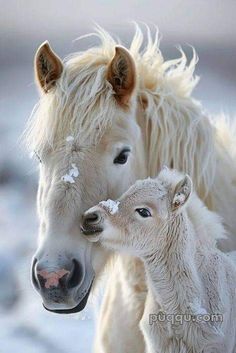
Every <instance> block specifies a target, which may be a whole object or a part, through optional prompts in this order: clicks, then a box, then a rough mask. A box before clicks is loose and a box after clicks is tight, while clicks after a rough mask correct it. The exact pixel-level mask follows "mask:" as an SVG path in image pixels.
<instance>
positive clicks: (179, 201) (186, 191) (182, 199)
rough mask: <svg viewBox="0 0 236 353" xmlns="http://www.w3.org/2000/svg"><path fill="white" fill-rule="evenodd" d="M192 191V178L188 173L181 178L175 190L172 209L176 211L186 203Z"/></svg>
mask: <svg viewBox="0 0 236 353" xmlns="http://www.w3.org/2000/svg"><path fill="white" fill-rule="evenodd" d="M191 192H192V180H191V178H190V177H189V176H188V175H187V174H186V175H185V177H184V178H183V179H182V180H180V182H179V183H178V184H177V185H176V187H175V190H174V196H173V198H172V204H171V208H172V211H176V210H177V209H179V208H180V207H182V206H183V205H185V204H186V202H187V201H188V199H189V197H190V195H191Z"/></svg>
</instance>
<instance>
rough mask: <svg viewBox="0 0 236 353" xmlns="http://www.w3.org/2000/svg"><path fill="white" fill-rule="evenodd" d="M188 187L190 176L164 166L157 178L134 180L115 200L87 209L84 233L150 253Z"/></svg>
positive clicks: (109, 245)
mask: <svg viewBox="0 0 236 353" xmlns="http://www.w3.org/2000/svg"><path fill="white" fill-rule="evenodd" d="M191 189H192V182H191V179H190V178H189V176H187V175H186V176H183V175H180V174H178V173H177V172H175V171H170V170H167V169H164V170H163V171H161V172H160V174H159V176H158V177H157V178H156V179H150V178H149V179H146V180H140V181H137V182H136V183H135V184H134V185H133V186H131V187H130V189H129V190H128V191H127V192H126V193H125V194H124V195H122V197H121V198H120V199H118V201H116V202H115V201H111V200H108V201H105V202H100V203H99V204H98V205H97V206H95V207H92V208H91V209H90V210H88V211H87V212H86V213H85V215H84V217H83V223H82V230H83V233H84V234H85V236H86V237H87V239H89V240H90V241H91V242H97V241H99V242H100V243H101V244H103V245H104V246H105V247H107V248H108V249H113V250H118V251H124V252H127V253H131V254H133V255H134V256H139V257H142V256H145V255H148V254H149V255H150V252H151V253H152V251H155V250H158V249H160V248H161V246H160V244H162V245H163V243H164V242H165V234H166V232H167V229H168V224H169V222H170V220H171V219H173V217H175V216H176V215H177V214H178V213H179V212H181V211H182V209H183V207H184V206H185V205H186V202H187V200H188V199H189V196H190V194H191Z"/></svg>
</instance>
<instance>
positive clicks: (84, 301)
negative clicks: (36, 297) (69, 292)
mask: <svg viewBox="0 0 236 353" xmlns="http://www.w3.org/2000/svg"><path fill="white" fill-rule="evenodd" d="M92 285H93V281H92V283H91V285H90V287H89V289H88V291H87V293H86V294H85V296H84V297H83V299H82V300H81V301H80V302H79V304H77V305H76V306H75V307H74V308H71V309H61V310H60V309H49V308H47V307H46V306H45V305H44V304H43V307H44V309H46V310H47V311H50V312H51V313H56V314H74V313H78V312H80V311H82V310H83V309H84V308H85V306H86V304H87V301H88V297H89V294H90V291H91V288H92Z"/></svg>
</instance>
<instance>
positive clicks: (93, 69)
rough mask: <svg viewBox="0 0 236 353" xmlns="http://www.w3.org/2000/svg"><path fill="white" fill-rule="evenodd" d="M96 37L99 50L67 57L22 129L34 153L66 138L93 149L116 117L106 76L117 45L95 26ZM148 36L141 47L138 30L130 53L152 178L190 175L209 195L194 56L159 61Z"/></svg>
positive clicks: (209, 149) (208, 153) (210, 164)
mask: <svg viewBox="0 0 236 353" xmlns="http://www.w3.org/2000/svg"><path fill="white" fill-rule="evenodd" d="M96 36H98V38H99V39H100V41H101V44H100V46H98V47H93V48H91V49H88V50H86V51H84V52H79V53H75V54H73V55H71V56H69V57H68V58H66V59H65V60H64V67H65V69H64V71H63V74H62V76H61V78H60V79H59V80H58V82H57V83H56V87H55V89H54V90H53V91H52V92H51V93H48V94H44V95H43V96H42V97H41V99H40V102H39V104H38V105H37V106H36V108H35V110H34V112H33V114H32V117H31V119H30V122H29V125H28V128H27V130H26V139H27V142H28V145H29V146H30V149H31V150H36V151H41V150H43V149H44V148H45V146H50V147H55V146H58V145H60V144H61V143H62V141H64V138H65V136H66V135H67V134H73V135H74V136H75V137H78V139H79V141H80V142H81V143H87V142H88V140H90V141H89V142H93V143H94V142H96V140H97V139H98V137H99V136H100V135H101V133H102V132H104V131H105V129H106V127H107V126H108V125H109V124H111V123H112V122H113V121H114V119H115V118H116V116H117V105H116V102H115V99H113V97H112V96H113V90H112V86H111V84H110V83H109V82H108V81H107V80H106V71H107V65H108V63H109V62H110V61H111V59H112V57H113V56H114V52H115V46H116V45H117V44H120V43H118V42H117V41H115V40H114V39H113V38H112V37H111V36H110V35H109V34H108V33H107V32H106V31H104V30H103V29H101V28H100V27H99V28H97V32H96ZM146 37H147V41H146V42H147V45H146V47H144V42H145V40H144V35H143V32H142V31H141V29H140V28H139V27H138V26H136V32H135V35H134V37H133V39H132V41H131V45H130V52H131V54H132V56H133V58H134V60H135V63H136V67H137V74H138V87H137V93H138V97H139V99H140V100H142V102H145V105H146V110H145V128H146V134H147V138H146V141H147V151H148V170H149V173H150V175H151V176H153V175H155V174H156V173H157V171H158V168H160V166H162V165H163V164H167V165H169V166H171V167H173V168H176V169H179V170H183V171H186V172H188V173H189V174H190V175H192V176H193V177H194V182H195V185H197V186H198V187H202V189H203V193H207V192H208V190H209V189H210V187H211V184H212V182H213V175H214V170H215V168H214V164H215V159H214V153H213V142H212V131H213V130H212V127H211V126H210V124H209V122H208V120H207V119H205V118H204V119H202V111H201V107H200V105H199V104H198V103H197V102H195V101H194V100H193V99H192V98H191V97H190V95H191V92H192V90H193V88H194V87H195V85H196V84H197V81H198V78H196V77H194V69H195V65H196V62H197V56H196V54H195V51H194V50H193V58H192V60H191V61H190V63H189V65H188V64H187V59H186V56H185V54H184V52H183V51H182V50H180V52H181V56H180V58H178V59H175V60H169V61H164V59H163V56H162V54H161V52H160V49H159V36H158V31H156V32H155V35H154V37H153V36H152V35H151V32H150V30H149V28H148V27H147V36H146ZM193 171H194V172H193Z"/></svg>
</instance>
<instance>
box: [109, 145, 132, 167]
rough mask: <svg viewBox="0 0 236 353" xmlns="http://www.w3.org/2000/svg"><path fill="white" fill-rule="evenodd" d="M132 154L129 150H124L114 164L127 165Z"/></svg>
mask: <svg viewBox="0 0 236 353" xmlns="http://www.w3.org/2000/svg"><path fill="white" fill-rule="evenodd" d="M129 153H130V149H129V148H124V149H123V150H122V151H121V152H120V153H119V154H118V156H117V157H116V158H115V159H114V162H113V163H114V164H125V163H126V162H127V159H128V156H129Z"/></svg>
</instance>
